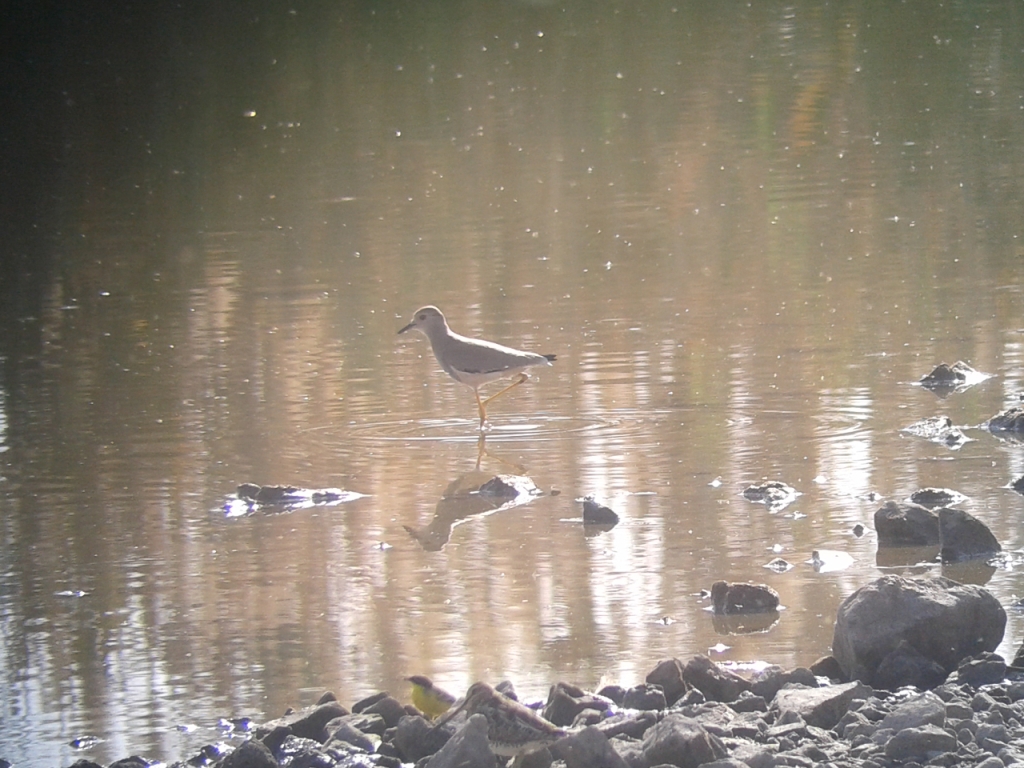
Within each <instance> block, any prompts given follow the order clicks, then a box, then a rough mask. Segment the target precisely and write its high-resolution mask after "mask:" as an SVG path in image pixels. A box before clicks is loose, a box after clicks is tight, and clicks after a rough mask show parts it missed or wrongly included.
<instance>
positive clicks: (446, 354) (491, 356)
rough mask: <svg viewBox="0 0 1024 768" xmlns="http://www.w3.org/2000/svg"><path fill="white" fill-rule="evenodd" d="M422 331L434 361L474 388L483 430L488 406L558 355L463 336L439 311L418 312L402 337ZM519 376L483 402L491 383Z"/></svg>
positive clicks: (419, 310) (401, 331) (433, 309)
mask: <svg viewBox="0 0 1024 768" xmlns="http://www.w3.org/2000/svg"><path fill="white" fill-rule="evenodd" d="M406 331H419V332H420V333H422V334H423V335H424V336H426V337H427V338H428V339H430V346H431V348H432V349H433V350H434V357H436V358H437V362H438V363H439V364H440V366H441V368H442V369H444V372H445V373H447V374H448V375H449V376H451V377H452V378H453V379H455V380H456V381H458V382H460V383H461V384H465V385H466V386H467V387H472V388H473V394H474V395H476V404H477V408H478V409H479V410H480V428H481V429H483V427H484V423H485V422H486V421H487V404H488V403H489V402H491V401H492V400H494V399H495V398H497V397H501V396H502V395H504V394H505V393H506V392H508V391H509V390H511V389H514V388H515V387H518V386H519V385H520V384H522V383H523V382H524V381H526V380H527V379H529V378H530V377H529V375H528V374H527V373H525V369H526V368H529V367H530V366H533V365H551V363H552V362H553V361H554V360H555V355H538V354H536V353H534V352H524V351H523V350H521V349H513V348H512V347H503V346H502V345H501V344H495V343H494V342H493V341H484V340H482V339H471V338H469V337H468V336H460V335H459V334H457V333H455V332H454V331H453V330H452V329H451V328H449V327H448V322H447V321H446V320H445V319H444V315H443V314H441V310H439V309H438V308H437V307H422V308H421V309H418V310H416V314H415V315H414V316H413V319H412V322H411V323H409V324H408V325H407V326H405V327H404V328H402V329H401V330H400V331H399V333H405V332H406ZM511 376H515V377H516V380H515V381H513V382H512V383H511V384H509V385H508V386H507V387H505V388H504V389H502V390H501V391H499V392H496V393H495V394H493V395H491V396H490V397H488V398H487V399H486V400H481V399H480V387H481V386H482V385H484V384H487V383H488V382H491V381H496V380H498V379H505V378H509V377H511Z"/></svg>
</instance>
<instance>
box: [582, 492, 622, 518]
mask: <svg viewBox="0 0 1024 768" xmlns="http://www.w3.org/2000/svg"><path fill="white" fill-rule="evenodd" d="M583 522H584V524H586V525H615V524H616V523H617V522H619V516H618V515H617V514H615V512H614V511H613V510H612V509H609V508H608V507H606V506H604V505H603V504H599V503H597V502H596V501H595V500H594V497H593V496H587V497H586V498H584V499H583Z"/></svg>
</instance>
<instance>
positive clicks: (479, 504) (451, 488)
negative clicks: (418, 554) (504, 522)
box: [403, 434, 543, 552]
mask: <svg viewBox="0 0 1024 768" xmlns="http://www.w3.org/2000/svg"><path fill="white" fill-rule="evenodd" d="M485 456H486V457H488V458H491V459H494V460H496V461H499V462H501V463H502V464H505V465H507V466H509V467H512V468H513V469H515V470H516V474H494V473H491V472H484V471H482V470H481V469H480V465H481V463H482V461H483V458H484V457H485ZM524 473H525V470H524V469H523V468H522V467H521V466H519V465H518V464H512V463H510V462H507V461H505V460H504V459H501V458H500V457H497V456H494V455H493V454H491V453H490V452H488V451H487V448H486V438H485V436H484V435H482V434H481V435H480V440H479V441H478V442H477V457H476V466H475V467H474V469H472V470H471V471H469V472H467V473H465V474H464V475H460V476H459V477H457V478H455V479H454V480H452V481H451V482H450V483H449V484H448V487H447V488H445V489H444V493H442V494H441V499H440V500H439V501H438V502H437V506H436V507H435V508H434V518H433V519H432V520H431V521H430V523H429V525H427V526H426V527H423V528H414V527H413V526H410V525H405V526H403V527H404V528H405V530H406V531H408V533H409V535H410V536H412V537H413V538H414V539H416V541H418V542H419V544H420V546H421V547H423V549H425V550H427V551H428V552H438V551H440V550H441V549H443V548H444V545H445V544H447V543H448V540H449V539H450V538H451V533H452V530H453V529H454V528H455V526H457V525H459V524H460V523H463V522H465V521H466V520H469V519H471V518H473V517H476V516H479V515H487V514H491V513H492V512H499V511H501V510H503V509H511V508H512V507H518V506H521V505H523V504H527V503H529V502H531V501H533V500H534V499H535V498H537V497H538V496H541V495H543V492H542V491H541V490H540V489H539V488H537V486H536V485H534V482H533V480H531V479H530V478H529V477H527V476H526V475H525V474H524Z"/></svg>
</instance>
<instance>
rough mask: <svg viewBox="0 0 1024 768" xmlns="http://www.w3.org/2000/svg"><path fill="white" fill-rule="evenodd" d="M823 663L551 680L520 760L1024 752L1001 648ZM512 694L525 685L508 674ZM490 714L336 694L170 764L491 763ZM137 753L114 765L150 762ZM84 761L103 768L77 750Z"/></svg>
mask: <svg viewBox="0 0 1024 768" xmlns="http://www.w3.org/2000/svg"><path fill="white" fill-rule="evenodd" d="M830 672H831V673H834V672H835V666H834V659H832V658H831V657H827V658H826V659H824V660H822V661H821V662H819V663H817V664H815V665H814V669H805V668H798V669H794V670H789V671H784V670H782V669H781V668H779V667H769V668H767V669H765V670H763V671H762V672H760V673H758V674H757V675H755V676H753V677H752V678H750V679H748V678H745V677H741V676H739V675H737V674H735V673H733V672H731V671H729V670H727V669H725V668H724V667H722V666H720V665H718V664H716V663H714V662H712V661H711V660H710V659H708V658H707V657H705V656H694V657H691V658H690V659H688V660H686V661H682V660H677V659H669V660H666V661H663V662H661V663H660V664H658V666H657V667H656V668H655V669H654V670H652V671H651V672H650V674H649V675H648V676H647V681H646V682H645V683H644V684H642V685H639V686H636V687H635V688H632V689H628V690H625V689H622V688H617V687H608V688H605V689H602V690H601V691H599V692H597V693H588V692H585V691H583V690H581V689H579V688H576V687H574V686H571V685H567V684H565V683H558V684H556V685H554V686H552V688H551V692H550V695H549V698H548V701H547V703H546V704H545V706H544V707H543V709H542V710H541V714H543V715H544V716H545V717H546V718H547V719H548V720H550V721H551V722H553V723H554V724H556V725H559V726H563V727H565V728H566V729H567V731H568V733H569V735H568V736H566V737H565V738H563V739H561V740H560V741H558V742H556V743H554V744H553V745H551V746H550V748H548V749H542V750H539V751H536V752H532V753H530V754H528V755H526V756H525V757H519V758H516V759H517V760H519V764H520V765H521V766H524V768H543V766H549V765H552V764H554V765H556V766H561V765H565V766H566V768H626V767H628V768H654V766H662V765H674V766H679V768H690V766H694V767H695V766H698V765H708V766H714V768H727V767H735V768H743V766H749V768H768V767H769V766H782V765H785V766H797V767H805V766H806V767H807V768H811V766H836V768H845V767H847V766H849V767H850V768H852V767H853V766H858V767H859V766H865V767H869V768H873V767H874V766H877V767H878V768H889V767H890V766H911V767H913V766H918V765H932V766H946V767H949V766H976V767H977V768H1000V766H1010V765H1020V764H1024V671H1021V672H1018V671H1016V670H1015V669H1013V668H1008V667H1007V665H1006V664H1005V662H1004V661H1003V660H1002V659H1001V658H1000V657H998V656H996V655H995V654H991V653H984V654H980V655H978V656H976V657H973V658H970V659H965V660H964V661H963V662H962V663H961V664H960V665H959V668H958V669H957V671H956V672H954V673H953V674H952V675H950V676H949V678H948V679H947V680H946V681H945V682H944V683H942V684H941V685H939V686H937V687H935V688H934V689H932V690H930V691H920V690H917V689H914V688H910V687H907V688H902V689H900V690H897V691H885V690H876V689H873V688H871V687H870V686H868V685H866V684H864V683H861V682H859V681H854V682H849V683H833V682H830V681H829V680H828V678H827V677H826V676H827V675H828V674H829V673H830ZM504 692H505V693H510V694H513V695H514V692H513V691H512V690H511V688H510V687H509V686H507V685H506V686H504ZM483 721H484V718H483V716H481V715H475V716H474V717H472V718H470V719H468V720H467V719H465V718H456V719H454V720H453V721H452V722H451V723H450V724H448V725H446V726H444V727H442V728H434V726H433V724H432V723H431V722H430V721H428V720H427V719H425V718H424V717H422V716H421V715H420V714H419V713H418V712H417V710H415V708H413V707H412V706H411V705H403V704H402V703H400V702H399V701H398V700H397V699H396V698H394V697H392V696H390V695H388V694H387V693H380V694H377V695H375V696H372V697H369V698H367V699H364V700H363V701H360V702H357V703H355V704H353V706H352V707H351V709H348V708H346V707H344V706H343V705H342V704H340V703H339V702H337V701H336V700H335V698H334V696H333V695H331V694H325V696H324V697H323V698H322V699H321V700H320V701H319V702H318V703H317V704H316V705H314V706H312V707H309V708H307V709H304V710H302V711H299V712H292V713H289V714H287V715H285V716H284V717H282V718H279V719H277V720H272V721H270V722H267V723H264V724H262V725H260V726H257V727H255V728H253V730H252V734H251V738H250V739H249V740H247V741H245V742H243V743H242V744H241V745H239V746H238V747H236V748H235V749H234V750H233V751H230V752H227V753H226V754H225V750H224V748H223V746H215V745H210V746H209V747H206V748H204V749H203V750H201V751H200V753H199V754H197V755H195V756H194V757H192V758H190V759H188V760H185V761H182V762H177V763H174V764H173V766H172V768H186V767H190V766H218V767H219V768H277V767H278V766H290V767H291V768H307V767H311V766H316V767H322V768H328V767H329V766H330V767H332V768H343V767H344V768H348V767H349V766H383V767H384V768H397V767H398V766H400V765H403V764H404V765H410V764H416V765H422V766H430V768H455V766H461V767H462V768H477V767H479V768H485V767H486V768H493V766H496V765H500V764H501V763H500V762H499V760H500V758H495V757H494V755H493V754H492V753H491V750H490V748H489V746H488V740H487V728H486V723H485V722H483ZM153 764H154V763H153V762H151V761H149V760H147V759H144V758H141V757H137V756H135V757H129V758H126V759H123V760H119V761H117V762H115V763H112V764H111V765H110V766H109V767H108V768H146V766H150V765H153ZM74 768H99V766H97V764H95V763H92V762H90V761H88V760H79V761H78V762H76V763H74Z"/></svg>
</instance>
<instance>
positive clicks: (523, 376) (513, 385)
mask: <svg viewBox="0 0 1024 768" xmlns="http://www.w3.org/2000/svg"><path fill="white" fill-rule="evenodd" d="M529 378H530V377H529V376H527V375H526V374H525V373H520V374H519V378H518V379H516V380H515V381H513V382H512V383H511V384H509V385H508V386H507V387H505V388H504V389H503V390H501V391H500V392H495V393H494V394H493V395H491V396H490V397H488V398H487V399H486V400H484V402H483V404H484V405H487V404H488V403H489V402H491V400H493V399H494V398H496V397H501V396H502V395H504V394H505V393H506V392H508V391H509V390H510V389H515V388H516V387H518V386H519V385H520V384H522V383H523V382H524V381H526V380H527V379H529ZM477 399H479V395H477Z"/></svg>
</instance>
